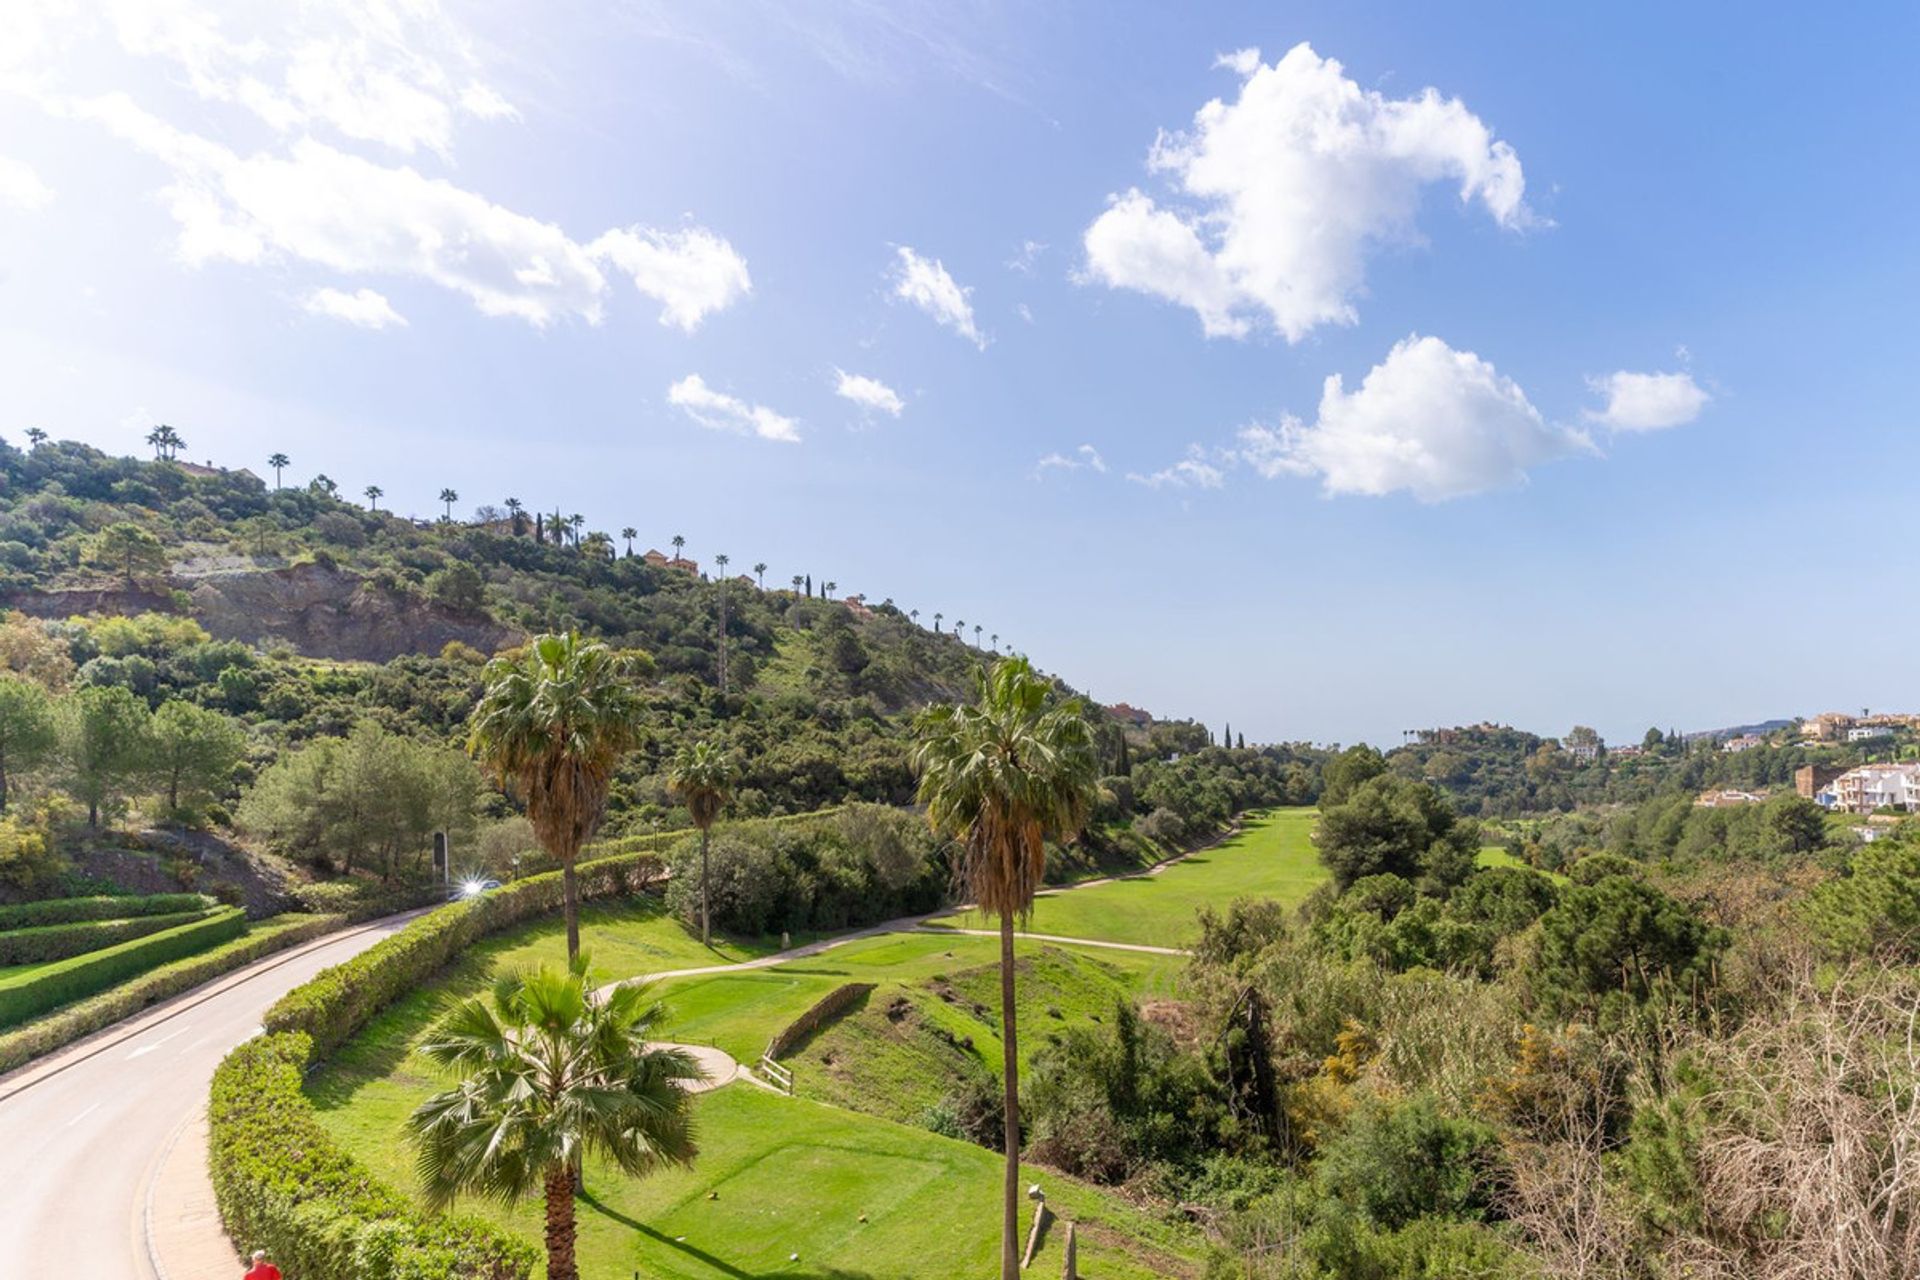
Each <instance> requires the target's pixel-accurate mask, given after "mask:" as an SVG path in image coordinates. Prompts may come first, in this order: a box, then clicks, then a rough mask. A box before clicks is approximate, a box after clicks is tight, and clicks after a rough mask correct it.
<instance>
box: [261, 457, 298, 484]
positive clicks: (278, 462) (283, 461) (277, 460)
mask: <svg viewBox="0 0 1920 1280" xmlns="http://www.w3.org/2000/svg"><path fill="white" fill-rule="evenodd" d="M267 465H268V466H270V467H272V468H273V487H274V488H276V489H278V488H279V487H280V473H281V472H282V471H284V470H286V469H287V468H288V467H290V466H292V465H293V459H292V458H289V457H288V456H287V455H286V454H284V453H276V454H274V455H273V456H272V457H270V458H268V459H267Z"/></svg>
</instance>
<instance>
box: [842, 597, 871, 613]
mask: <svg viewBox="0 0 1920 1280" xmlns="http://www.w3.org/2000/svg"><path fill="white" fill-rule="evenodd" d="M840 603H841V604H844V605H845V606H847V610H848V612H850V613H852V614H853V616H854V617H856V618H861V619H866V618H871V617H872V616H873V610H871V609H869V608H868V607H867V598H866V597H865V596H864V595H854V596H848V597H847V598H846V599H845V600H842V601H841V602H840Z"/></svg>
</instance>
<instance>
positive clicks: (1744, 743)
mask: <svg viewBox="0 0 1920 1280" xmlns="http://www.w3.org/2000/svg"><path fill="white" fill-rule="evenodd" d="M1766 745H1767V740H1766V739H1765V738H1763V737H1761V736H1760V735H1759V734H1757V733H1743V734H1741V735H1740V736H1739V737H1737V738H1728V739H1727V740H1726V741H1725V742H1723V743H1721V744H1720V749H1721V750H1722V751H1751V750H1753V749H1754V748H1755V747H1764V746H1766Z"/></svg>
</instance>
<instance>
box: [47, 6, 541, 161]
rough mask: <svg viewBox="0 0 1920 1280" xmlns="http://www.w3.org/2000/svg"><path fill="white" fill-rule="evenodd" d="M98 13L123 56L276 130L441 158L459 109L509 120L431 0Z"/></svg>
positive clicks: (505, 106) (469, 48)
mask: <svg viewBox="0 0 1920 1280" xmlns="http://www.w3.org/2000/svg"><path fill="white" fill-rule="evenodd" d="M28 2H29V3H31V2H32V0H28ZM104 17H105V18H106V20H107V25H108V28H109V29H110V31H111V34H112V36H113V38H114V39H115V40H116V41H117V43H118V45H119V47H120V48H121V50H123V51H124V52H125V53H127V54H129V55H131V56H133V57H136V58H152V59H156V60H158V61H162V62H165V63H169V64H171V65H172V66H173V67H174V68H175V70H176V71H177V73H178V75H177V79H178V80H179V81H180V82H181V83H183V84H184V85H185V86H186V87H187V88H189V89H190V90H191V91H192V92H193V93H195V94H196V95H197V96H199V97H200V98H202V99H204V100H206V101H209V102H218V103H227V104H233V105H236V106H239V107H241V108H243V109H245V110H247V111H250V112H251V113H252V114H253V115H255V116H257V117H258V118H259V119H261V120H263V121H265V122H266V123H267V124H268V125H269V126H270V127H272V128H273V129H275V130H277V131H279V132H281V133H289V134H291V133H296V132H306V131H311V130H313V129H315V128H320V127H325V128H331V129H333V130H334V131H336V132H338V133H339V134H341V135H342V136H344V137H347V138H351V139H354V140H356V141H362V142H373V143H378V144H380V145H382V146H386V147H390V148H392V149H394V150H396V151H400V152H403V153H408V154H411V153H412V152H414V151H416V150H419V149H421V148H426V149H428V150H431V151H434V152H437V153H439V154H441V155H447V154H449V152H450V148H451V146H452V141H453V133H454V128H455V125H456V123H457V121H458V118H459V117H460V116H462V115H466V116H471V117H473V118H475V119H479V120H502V119H513V118H515V117H516V116H517V113H516V112H515V110H514V108H513V106H512V104H511V103H509V102H508V101H507V100H506V99H505V98H504V97H503V96H501V94H500V92H499V90H497V89H495V88H494V87H492V86H491V85H489V84H488V83H486V81H485V80H484V79H483V78H482V72H483V68H482V67H481V65H480V60H479V58H478V56H477V55H476V54H475V52H474V41H473V39H472V37H471V36H469V35H468V34H467V32H466V31H465V30H464V28H463V27H462V26H461V25H460V24H459V23H458V22H457V21H455V20H454V19H453V18H452V17H451V16H450V15H449V14H448V13H447V12H446V11H445V10H444V9H443V8H442V6H441V5H440V3H439V2H438V0H403V2H401V3H395V2H394V0H330V3H327V4H300V5H275V4H267V5H262V4H257V3H253V2H252V0H109V2H108V3H107V4H106V5H105V6H104ZM68 25H69V29H70V30H71V29H72V24H71V23H70V22H69V24H68Z"/></svg>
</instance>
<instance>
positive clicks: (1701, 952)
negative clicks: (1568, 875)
mask: <svg viewBox="0 0 1920 1280" xmlns="http://www.w3.org/2000/svg"><path fill="white" fill-rule="evenodd" d="M1725 945H1726V937H1725V935H1724V934H1723V933H1722V931H1720V930H1717V929H1714V928H1712V927H1710V926H1709V925H1708V924H1707V923H1706V922H1705V921H1704V920H1702V919H1701V918H1700V917H1699V915H1698V914H1696V913H1695V912H1694V911H1693V909H1692V908H1690V907H1688V906H1687V905H1686V904H1685V903H1682V902H1679V901H1676V900H1675V899H1673V898H1670V897H1668V896H1667V895H1666V894H1664V893H1662V892H1660V891H1659V890H1658V889H1655V888H1653V887H1652V886H1651V885H1647V884H1644V883H1642V882H1640V881H1638V880H1631V879H1628V878H1627V877H1626V876H1608V877H1607V878H1606V879H1603V880H1601V881H1599V882H1598V883H1596V884H1592V885H1575V886H1574V887H1573V888H1571V889H1568V890H1567V891H1566V892H1565V893H1563V894H1562V895H1561V897H1560V903H1559V905H1558V906H1556V907H1554V909H1553V910H1551V911H1549V912H1547V913H1546V914H1545V915H1544V916H1542V917H1541V918H1540V953H1539V959H1538V963H1537V964H1536V965H1535V967H1534V968H1533V970H1532V971H1531V973H1530V974H1529V978H1530V980H1531V983H1532V987H1533V993H1534V996H1535V998H1536V999H1538V1000H1539V1001H1540V1003H1541V1004H1542V1005H1543V1006H1544V1007H1545V1008H1546V1009H1548V1010H1550V1011H1553V1012H1556V1013H1567V1014H1571V1013H1573V1012H1575V1011H1578V1010H1599V1011H1601V1012H1603V1013H1611V1014H1615V1015H1617V1014H1620V1013H1624V1012H1625V1011H1626V1010H1627V1009H1629V1008H1631V1007H1632V1006H1635V1005H1638V1004H1640V1003H1641V1002H1643V1001H1646V1000H1648V999H1649V998H1651V997H1652V996H1654V995H1655V994H1656V993H1659V992H1662V991H1667V990H1677V991H1689V990H1691V989H1692V988H1693V987H1695V986H1697V985H1699V984H1702V983H1705V982H1706V981H1708V980H1709V979H1710V978H1711V976H1712V968H1713V961H1714V959H1715V958H1716V957H1717V956H1718V955H1719V954H1720V952H1721V951H1722V950H1723V949H1724V947H1725Z"/></svg>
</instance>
